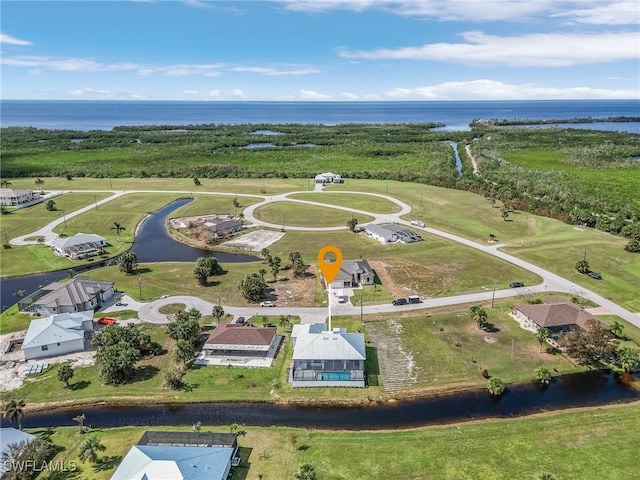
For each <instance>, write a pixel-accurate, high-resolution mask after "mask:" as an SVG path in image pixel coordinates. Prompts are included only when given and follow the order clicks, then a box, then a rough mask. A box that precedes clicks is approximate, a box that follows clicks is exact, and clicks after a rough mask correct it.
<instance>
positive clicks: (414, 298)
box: [409, 295, 422, 303]
mask: <svg viewBox="0 0 640 480" xmlns="http://www.w3.org/2000/svg"><path fill="white" fill-rule="evenodd" d="M409 303H422V300H421V299H420V297H419V296H418V295H409Z"/></svg>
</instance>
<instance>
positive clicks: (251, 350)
mask: <svg viewBox="0 0 640 480" xmlns="http://www.w3.org/2000/svg"><path fill="white" fill-rule="evenodd" d="M280 342H282V336H281V335H276V327H253V326H250V325H240V324H236V323H222V324H220V325H218V326H217V327H216V328H215V330H214V331H213V333H212V334H211V335H210V336H209V338H208V339H207V341H206V342H205V343H204V346H203V347H202V354H201V355H200V356H199V357H198V359H197V360H196V362H195V363H197V364H201V365H242V366H245V367H270V366H271V364H272V362H273V359H274V358H275V356H276V354H277V353H278V348H279V346H280Z"/></svg>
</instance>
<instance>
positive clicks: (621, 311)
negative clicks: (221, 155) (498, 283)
mask: <svg viewBox="0 0 640 480" xmlns="http://www.w3.org/2000/svg"><path fill="white" fill-rule="evenodd" d="M89 192H96V193H97V192H98V190H95V191H94V190H90V191H89ZM99 192H104V190H99ZM149 192H152V193H175V194H190V193H191V192H186V191H185V192H180V191H163V190H153V191H150V190H134V191H127V192H125V191H109V193H112V194H113V195H111V196H110V197H108V198H105V199H103V200H100V201H99V202H98V205H101V204H103V203H106V202H109V201H111V200H113V199H115V198H119V197H121V196H122V195H126V194H129V193H149ZM296 193H309V192H307V191H299V192H288V193H285V194H281V195H274V196H265V195H249V194H237V195H238V196H250V197H256V196H257V197H262V198H263V200H262V201H261V202H259V203H256V204H253V205H251V206H249V207H247V208H246V209H245V210H244V212H243V213H244V216H245V219H246V220H247V221H249V222H251V223H252V224H254V225H258V226H266V227H271V228H281V227H282V225H275V224H270V223H267V222H262V221H260V220H258V219H257V218H255V215H254V212H255V209H256V208H258V207H260V206H264V205H268V204H270V203H273V202H283V201H285V202H298V203H303V204H306V205H317V206H323V207H326V206H327V204H324V203H320V202H312V201H307V200H299V199H292V198H288V196H289V195H293V194H296ZM331 193H332V194H333V193H344V194H356V195H372V196H376V197H380V198H384V199H386V200H388V201H390V202H392V203H395V204H396V205H398V206H399V207H400V211H399V212H396V213H392V214H377V213H372V212H366V211H362V210H356V209H351V208H348V207H341V206H336V205H329V206H330V207H331V208H335V209H337V210H343V211H348V212H353V213H360V214H364V215H369V216H371V217H373V218H374V220H373V221H372V222H370V223H398V224H403V225H407V226H411V225H410V222H407V221H406V220H403V219H402V218H401V216H402V215H406V214H408V213H410V212H411V207H410V206H409V205H407V204H406V203H404V202H401V201H399V200H397V199H395V198H393V197H390V196H388V195H382V194H375V193H366V192H349V191H345V192H334V191H332V192H331ZM198 194H199V195H201V194H205V195H235V194H233V193H225V192H198ZM94 206H95V205H94V204H92V205H89V206H87V207H84V208H81V209H79V210H76V211H74V212H71V213H69V214H66V216H65V218H72V217H74V216H76V215H80V214H81V213H84V212H86V211H88V210H91V209H92V208H94ZM63 221H64V218H62V219H57V220H55V221H53V222H51V223H50V224H48V225H47V226H45V227H43V228H41V229H40V230H38V231H37V232H33V233H30V234H27V235H23V236H21V237H18V238H15V239H12V240H11V242H10V243H11V244H13V245H27V244H31V243H37V242H33V241H26V240H25V238H28V237H35V236H44V237H45V243H49V242H50V241H52V240H53V239H54V238H56V234H54V233H53V228H55V227H56V226H58V225H60V224H61V223H62V222H63ZM286 228H287V230H298V231H303V230H307V231H326V230H344V229H346V228H347V227H346V226H337V227H317V228H313V227H309V228H307V227H293V226H291V227H290V226H287V227H286ZM411 228H413V229H416V230H423V231H425V232H427V233H430V234H432V235H437V236H440V237H443V238H447V239H449V240H452V241H455V242H458V243H461V244H463V245H466V246H468V247H471V248H474V249H476V250H479V251H481V252H484V253H486V254H488V255H492V256H494V257H497V258H500V259H502V260H504V261H506V262H509V263H511V264H513V265H516V266H518V267H521V268H524V269H526V270H529V271H530V272H533V273H535V274H537V275H539V276H540V277H541V278H542V282H541V283H540V284H538V285H535V286H529V287H526V292H527V293H540V292H544V291H556V292H565V293H570V294H572V295H579V296H581V297H584V298H587V299H589V300H591V301H593V302H595V303H597V304H598V305H600V306H602V307H604V308H606V309H607V310H609V311H610V312H611V313H613V314H615V315H618V316H619V317H621V318H623V319H624V320H626V321H628V322H629V323H631V324H633V325H635V326H637V327H640V313H633V312H630V311H628V310H626V309H625V308H623V307H621V306H620V305H618V304H616V303H615V302H612V301H611V300H609V299H607V298H604V297H602V296H601V295H598V294H597V293H595V292H592V291H590V290H588V289H586V288H584V287H582V286H581V285H578V284H576V283H574V282H571V281H569V280H567V279H565V278H563V277H561V276H559V275H556V274H555V273H552V272H549V271H548V270H545V269H543V268H541V267H538V266H537V265H534V264H532V263H529V262H527V261H525V260H522V259H520V258H517V257H514V256H513V255H509V254H508V253H505V252H503V251H501V250H499V249H500V248H501V247H503V246H504V245H502V244H496V245H482V244H480V243H477V242H474V241H472V240H468V239H466V238H463V237H460V236H457V235H453V234H451V233H448V232H444V231H442V230H436V229H434V228H430V227H424V228H419V227H415V226H411ZM519 291H520V289H507V290H498V291H496V292H495V293H494V292H493V291H486V292H480V293H473V294H468V295H456V296H451V297H442V298H433V299H426V300H425V301H424V302H423V303H419V304H410V305H404V306H398V307H396V306H392V305H388V304H385V305H373V306H371V305H369V306H365V307H364V308H363V309H362V312H363V313H364V314H371V313H387V312H394V311H406V310H419V309H423V308H431V307H439V306H446V305H459V304H466V303H472V302H482V301H488V300H491V298H492V297H493V298H496V299H501V298H509V297H513V296H515V295H517V294H518V292H519ZM179 299H183V300H184V301H183V300H179ZM177 301H178V302H180V303H185V304H187V306H188V308H191V306H194V307H195V308H197V309H198V310H200V311H201V312H207V313H208V312H210V311H211V308H212V307H213V304H212V303H209V302H206V301H204V300H201V299H198V298H196V297H182V296H178V297H171V298H169V299H164V300H160V301H156V302H152V303H150V304H145V305H143V306H142V307H141V308H140V315H141V318H142V319H144V320H146V321H150V322H155V323H163V322H166V317H165V316H163V315H161V314H159V312H158V311H157V309H158V307H159V306H161V305H164V304H166V303H175V302H177ZM200 302H201V303H200ZM224 309H225V311H226V312H227V313H231V314H233V315H242V316H246V317H248V316H251V315H263V314H269V315H300V316H301V317H302V318H303V320H304V322H315V321H321V322H322V321H324V319H325V318H326V316H327V313H328V311H327V309H326V308H295V307H275V308H260V307H257V308H256V307H233V306H225V307H224ZM263 312H264V313H263ZM360 312H361V310H360V307H359V306H347V305H340V306H335V307H333V308H332V313H333V314H335V315H357V314H359V313H360Z"/></svg>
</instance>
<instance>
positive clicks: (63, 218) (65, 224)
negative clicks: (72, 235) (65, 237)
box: [62, 210, 67, 228]
mask: <svg viewBox="0 0 640 480" xmlns="http://www.w3.org/2000/svg"><path fill="white" fill-rule="evenodd" d="M62 220H64V228H67V216H66V215H65V213H64V210H62Z"/></svg>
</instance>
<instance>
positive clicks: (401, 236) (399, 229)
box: [382, 223, 422, 243]
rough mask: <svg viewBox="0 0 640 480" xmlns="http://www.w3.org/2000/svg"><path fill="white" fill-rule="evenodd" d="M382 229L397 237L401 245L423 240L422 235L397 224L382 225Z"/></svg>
mask: <svg viewBox="0 0 640 480" xmlns="http://www.w3.org/2000/svg"><path fill="white" fill-rule="evenodd" d="M382 228H384V229H385V230H389V231H390V232H393V233H395V234H396V235H397V237H398V241H399V242H401V243H413V242H419V241H421V240H422V235H420V234H419V233H418V232H416V231H414V230H411V229H410V228H406V227H403V226H401V225H398V224H397V223H389V224H387V225H382Z"/></svg>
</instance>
